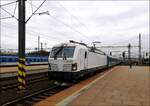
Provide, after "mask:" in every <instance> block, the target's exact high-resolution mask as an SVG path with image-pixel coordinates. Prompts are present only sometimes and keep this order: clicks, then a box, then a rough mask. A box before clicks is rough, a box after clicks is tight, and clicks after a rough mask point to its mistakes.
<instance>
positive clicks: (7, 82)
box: [0, 72, 48, 90]
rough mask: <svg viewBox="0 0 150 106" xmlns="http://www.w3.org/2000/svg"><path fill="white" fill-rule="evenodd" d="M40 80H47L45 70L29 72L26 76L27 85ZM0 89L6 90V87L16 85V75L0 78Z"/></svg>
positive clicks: (9, 87) (10, 87)
mask: <svg viewBox="0 0 150 106" xmlns="http://www.w3.org/2000/svg"><path fill="white" fill-rule="evenodd" d="M42 80H48V73H47V72H41V73H36V74H30V75H28V76H27V79H26V81H27V85H29V84H32V83H35V82H38V81H42ZM0 86H1V88H0V90H6V89H12V88H15V87H17V86H18V80H17V76H15V77H7V78H0Z"/></svg>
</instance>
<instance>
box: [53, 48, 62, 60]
mask: <svg viewBox="0 0 150 106" xmlns="http://www.w3.org/2000/svg"><path fill="white" fill-rule="evenodd" d="M63 47H64V46H61V47H60V48H59V49H58V51H57V52H56V53H55V54H54V60H56V59H57V54H58V53H59V52H60V51H62V49H63Z"/></svg>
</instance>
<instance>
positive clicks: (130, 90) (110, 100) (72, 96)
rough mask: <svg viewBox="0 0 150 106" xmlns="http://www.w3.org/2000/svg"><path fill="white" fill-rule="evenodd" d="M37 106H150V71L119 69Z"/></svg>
mask: <svg viewBox="0 0 150 106" xmlns="http://www.w3.org/2000/svg"><path fill="white" fill-rule="evenodd" d="M94 77H95V78H90V80H89V79H88V80H87V81H82V82H81V83H79V84H76V85H74V86H72V87H70V88H68V89H66V90H64V91H62V92H60V93H58V94H56V95H54V96H51V97H49V98H47V99H45V100H43V101H41V102H39V103H37V104H35V106H52V105H57V106H62V105H63V106H65V105H69V106H79V105H80V106H88V105H89V106H93V105H94V106H96V105H97V106H98V105H101V106H104V105H115V106H116V105H118V106H123V105H136V106H149V105H150V93H149V91H150V67H144V66H140V67H139V66H136V67H132V68H131V69H130V68H129V67H128V66H116V67H115V68H112V69H111V70H110V71H107V72H106V73H105V74H104V75H96V76H94Z"/></svg>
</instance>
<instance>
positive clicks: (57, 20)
mask: <svg viewBox="0 0 150 106" xmlns="http://www.w3.org/2000/svg"><path fill="white" fill-rule="evenodd" d="M28 3H30V2H28ZM30 4H31V3H30ZM32 6H34V7H35V8H37V6H35V5H32ZM39 10H41V11H43V10H42V9H39ZM48 16H49V17H51V18H52V19H54V20H55V21H56V22H60V23H61V24H63V25H64V26H66V27H68V28H70V29H71V30H73V31H75V32H77V33H78V34H80V35H81V36H84V38H86V39H87V40H90V41H91V39H89V38H88V37H87V36H85V35H84V34H83V33H81V32H80V31H78V30H76V29H74V28H73V27H72V26H70V25H68V24H66V23H64V22H62V21H61V20H59V19H57V18H56V17H54V16H52V15H48Z"/></svg>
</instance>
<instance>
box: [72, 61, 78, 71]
mask: <svg viewBox="0 0 150 106" xmlns="http://www.w3.org/2000/svg"><path fill="white" fill-rule="evenodd" d="M75 70H77V63H74V64H72V71H75Z"/></svg>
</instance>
